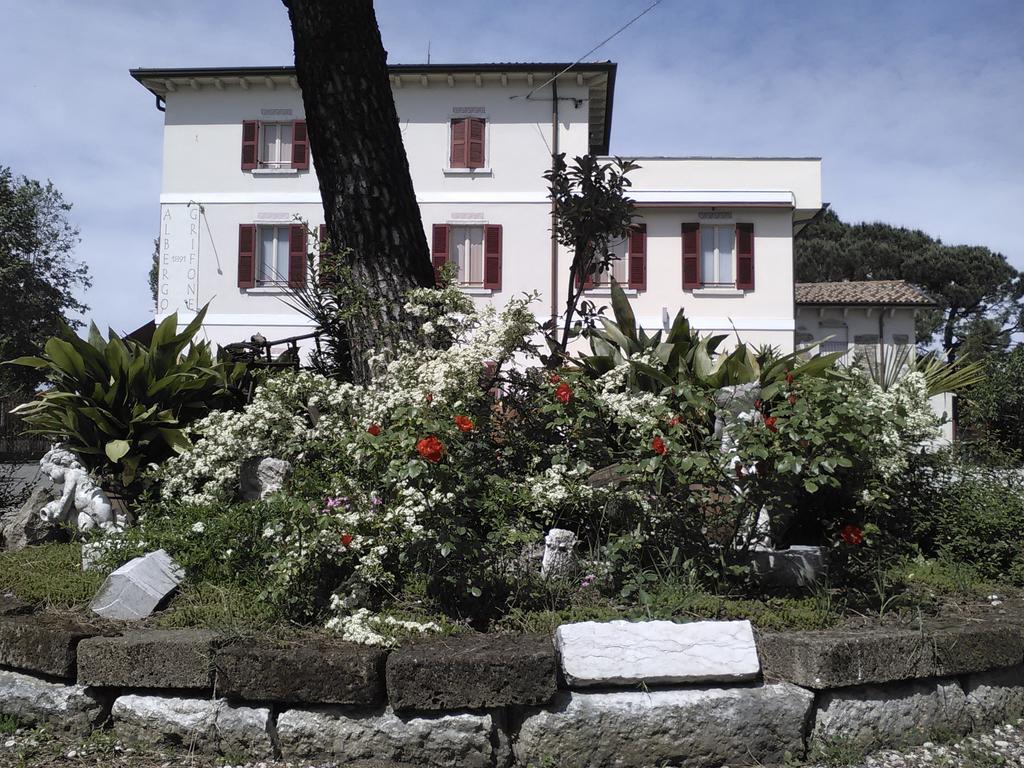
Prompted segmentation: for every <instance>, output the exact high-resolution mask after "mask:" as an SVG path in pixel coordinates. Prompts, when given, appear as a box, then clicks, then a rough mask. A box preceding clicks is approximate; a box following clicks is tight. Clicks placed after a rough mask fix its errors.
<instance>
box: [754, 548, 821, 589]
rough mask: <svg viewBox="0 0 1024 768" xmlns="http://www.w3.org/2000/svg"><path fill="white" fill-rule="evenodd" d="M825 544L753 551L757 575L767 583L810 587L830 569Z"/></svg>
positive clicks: (761, 581)
mask: <svg viewBox="0 0 1024 768" xmlns="http://www.w3.org/2000/svg"><path fill="white" fill-rule="evenodd" d="M825 556H826V550H825V548H824V547H806V546H792V547H790V548H789V549H763V550H754V551H752V552H750V565H751V567H752V568H753V573H754V577H755V578H756V579H757V580H758V582H759V583H760V584H761V585H762V586H765V587H788V588H794V587H809V586H811V585H813V584H816V583H817V582H818V581H820V580H821V579H822V578H823V577H824V576H825V573H826V571H827V561H826V559H825Z"/></svg>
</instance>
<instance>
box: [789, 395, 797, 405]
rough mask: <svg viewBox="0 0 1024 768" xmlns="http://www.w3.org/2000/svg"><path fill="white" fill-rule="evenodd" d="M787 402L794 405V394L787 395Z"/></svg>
mask: <svg viewBox="0 0 1024 768" xmlns="http://www.w3.org/2000/svg"><path fill="white" fill-rule="evenodd" d="M789 404H790V405H796V395H795V394H793V395H790V396H789Z"/></svg>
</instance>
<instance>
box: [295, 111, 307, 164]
mask: <svg viewBox="0 0 1024 768" xmlns="http://www.w3.org/2000/svg"><path fill="white" fill-rule="evenodd" d="M292 168H296V169H298V170H300V171H304V170H306V169H307V168H309V137H308V136H307V135H306V121H305V120H296V121H295V122H293V123H292Z"/></svg>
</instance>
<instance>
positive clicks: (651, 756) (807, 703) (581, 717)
mask: <svg viewBox="0 0 1024 768" xmlns="http://www.w3.org/2000/svg"><path fill="white" fill-rule="evenodd" d="M813 702H814V694H812V693H811V692H810V691H806V690H804V689H802V688H798V687H796V686H795V685H789V684H787V683H781V684H777V685H748V686H738V687H734V688H684V689H680V690H655V691H617V692H611V693H583V692H577V691H571V692H569V691H563V692H562V693H560V694H559V695H558V697H557V698H556V699H555V702H554V703H553V704H551V705H549V706H547V707H544V708H542V709H528V710H526V711H525V713H524V719H523V723H522V726H521V727H520V729H519V736H518V738H517V739H516V743H515V747H514V749H515V755H516V758H517V760H518V762H519V763H520V764H522V765H530V764H532V765H542V764H547V763H545V762H544V761H545V760H548V761H550V764H552V765H557V766H558V767H559V768H577V767H578V768H589V766H597V765H608V766H616V768H634V767H635V768H642V767H643V768H646V766H654V765H673V766H679V767H680V768H690V767H691V766H692V767H693V768H697V767H698V766H700V767H703V766H708V765H722V764H730V765H731V764H738V765H740V764H741V765H748V764H752V763H755V764H761V763H781V762H782V761H783V759H784V756H785V753H786V752H787V751H789V752H792V753H794V754H797V753H800V752H801V751H802V749H803V739H804V724H805V722H806V718H807V716H808V713H809V712H810V710H811V706H812V704H813Z"/></svg>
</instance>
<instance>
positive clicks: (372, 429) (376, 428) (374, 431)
mask: <svg viewBox="0 0 1024 768" xmlns="http://www.w3.org/2000/svg"><path fill="white" fill-rule="evenodd" d="M366 431H367V432H369V433H370V434H371V435H373V436H374V437H376V436H377V435H379V434H380V424H371V425H370V426H368V427H367V428H366Z"/></svg>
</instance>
